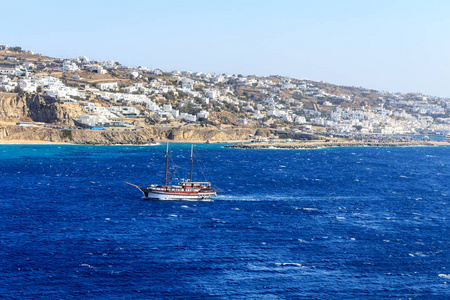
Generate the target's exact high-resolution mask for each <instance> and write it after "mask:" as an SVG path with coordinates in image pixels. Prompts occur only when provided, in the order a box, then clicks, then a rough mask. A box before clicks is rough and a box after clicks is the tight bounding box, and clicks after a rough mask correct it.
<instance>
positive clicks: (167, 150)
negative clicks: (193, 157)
mask: <svg viewBox="0 0 450 300" xmlns="http://www.w3.org/2000/svg"><path fill="white" fill-rule="evenodd" d="M168 167H169V141H167V147H166V172H165V174H164V186H167V169H168Z"/></svg>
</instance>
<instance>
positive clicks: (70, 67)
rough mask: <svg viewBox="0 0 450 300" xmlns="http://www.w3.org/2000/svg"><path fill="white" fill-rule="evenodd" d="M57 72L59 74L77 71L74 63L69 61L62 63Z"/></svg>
mask: <svg viewBox="0 0 450 300" xmlns="http://www.w3.org/2000/svg"><path fill="white" fill-rule="evenodd" d="M59 70H60V71H61V72H72V71H78V70H79V69H78V66H77V64H76V63H74V62H72V61H70V60H65V61H64V62H63V65H62V67H61V68H59Z"/></svg>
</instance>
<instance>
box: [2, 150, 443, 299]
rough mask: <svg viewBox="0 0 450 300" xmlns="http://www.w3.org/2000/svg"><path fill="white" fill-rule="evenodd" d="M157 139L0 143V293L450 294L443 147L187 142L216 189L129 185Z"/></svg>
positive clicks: (149, 168) (154, 157) (148, 170)
mask: <svg viewBox="0 0 450 300" xmlns="http://www.w3.org/2000/svg"><path fill="white" fill-rule="evenodd" d="M164 147H165V146H164V145H159V146H143V147H139V146H129V147H128V146H112V147H107V146H46V145H36V146H22V145H2V146H0V163H1V164H0V193H1V194H0V208H1V214H0V224H1V225H0V260H1V261H0V274H1V276H0V295H1V296H0V297H4V298H20V299H39V298H40V299H71V298H76V299H85V298H88V299H161V298H162V299H191V298H204V299H311V298H317V299H355V298H356V299H380V298H392V299H408V298H413V299H414V298H419V299H445V298H447V299H448V298H449V297H450V290H449V284H450V256H449V252H448V249H449V248H450V233H449V232H450V222H449V215H450V214H449V213H450V210H449V200H450V169H449V167H450V147H410V148H363V147H360V148H358V147H357V148H333V149H319V150H236V149H224V148H222V147H221V145H198V146H197V156H198V157H199V158H201V162H202V166H203V168H202V169H203V170H204V172H203V173H204V174H205V175H208V173H209V176H207V177H208V179H209V180H211V181H212V182H213V183H216V184H217V185H218V186H219V187H220V188H221V189H223V190H224V191H225V194H220V195H219V196H218V198H217V199H216V200H215V201H212V202H187V201H152V200H150V201H149V200H143V199H142V198H141V193H140V192H139V191H138V190H137V189H135V188H133V187H131V186H128V185H126V184H124V181H128V182H132V183H135V184H140V185H146V184H149V183H161V181H162V177H163V172H164V157H163V156H164ZM189 147H190V146H189V145H185V144H177V145H173V146H172V151H173V160H174V161H175V162H176V163H177V164H178V165H179V168H178V169H177V171H176V173H175V174H174V179H181V178H183V177H187V176H188V169H189V167H188V159H187V158H188V156H189ZM196 169H197V170H198V171H200V170H202V169H201V168H200V167H199V166H198V165H196ZM195 176H196V178H194V179H197V180H203V179H204V178H203V175H202V172H198V173H197V174H196V175H195Z"/></svg>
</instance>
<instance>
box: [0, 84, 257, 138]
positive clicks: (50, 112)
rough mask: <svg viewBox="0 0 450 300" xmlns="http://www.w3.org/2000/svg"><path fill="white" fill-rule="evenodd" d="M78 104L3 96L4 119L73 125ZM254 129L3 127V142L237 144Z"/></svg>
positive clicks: (31, 96) (32, 96)
mask: <svg viewBox="0 0 450 300" xmlns="http://www.w3.org/2000/svg"><path fill="white" fill-rule="evenodd" d="M82 113H83V110H82V107H81V106H79V105H76V104H66V103H64V104H62V103H59V102H57V101H56V100H54V99H53V98H50V97H45V96H42V95H37V94H27V93H24V94H16V93H0V120H1V121H6V122H18V121H29V122H30V121H33V122H44V123H51V124H59V125H64V127H67V125H69V126H70V125H72V123H73V121H72V120H73V119H74V118H76V117H77V116H78V115H79V114H82ZM254 133H255V132H254V130H253V129H248V128H230V129H224V130H218V129H216V128H213V129H209V128H203V127H198V128H196V127H177V128H173V127H163V126H152V127H148V128H145V129H142V130H139V131H123V130H117V129H116V130H111V131H110V130H108V131H94V130H75V129H53V128H48V127H21V126H15V125H3V126H0V141H1V139H4V140H14V141H30V142H31V141H39V142H58V143H74V144H94V145H100V144H101V145H109V144H149V143H152V142H157V141H165V140H172V141H179V142H189V141H195V142H207V141H210V142H219V141H237V140H244V139H246V138H248V136H249V135H250V134H254Z"/></svg>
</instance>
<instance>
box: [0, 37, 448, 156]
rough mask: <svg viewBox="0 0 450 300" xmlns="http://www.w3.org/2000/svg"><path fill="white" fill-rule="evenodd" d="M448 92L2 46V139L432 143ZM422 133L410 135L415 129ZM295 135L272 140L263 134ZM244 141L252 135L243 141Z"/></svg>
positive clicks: (257, 144) (443, 121)
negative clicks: (163, 66) (158, 65)
mask: <svg viewBox="0 0 450 300" xmlns="http://www.w3.org/2000/svg"><path fill="white" fill-rule="evenodd" d="M448 134H450V99H447V98H440V97H434V96H428V95H422V94H420V93H409V94H400V93H391V92H382V91H376V90H371V89H365V88H362V87H347V86H338V85H333V84H330V83H325V82H315V81H311V80H307V79H296V78H290V77H286V76H279V75H272V76H257V75H251V76H243V75H240V74H212V73H203V72H192V71H173V70H172V71H163V70H160V69H149V68H146V67H141V66H138V67H130V66H126V65H123V64H121V63H120V62H118V61H93V60H90V59H89V58H88V57H85V56H80V57H77V58H67V59H59V58H52V57H49V56H45V55H42V54H36V53H33V52H32V51H29V50H28V51H26V50H23V49H22V48H21V47H18V46H15V47H9V46H7V45H0V143H71V144H95V145H110V144H137V145H142V144H151V143H155V142H159V141H165V140H171V141H176V142H202V143H215V142H230V143H238V144H236V145H235V146H233V147H239V148H267V147H275V148H314V147H319V145H324V146H327V145H333V146H335V147H338V146H340V147H342V146H351V145H362V146H372V145H377V146H392V145H398V146H402V145H418V144H420V145H433V144H436V143H435V142H429V138H428V136H441V137H442V138H441V139H444V137H445V136H446V135H448ZM418 135H420V136H422V137H423V141H413V140H412V139H411V138H409V136H418ZM276 140H283V141H292V143H266V142H264V141H276ZM243 142H253V143H251V144H242V143H243Z"/></svg>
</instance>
